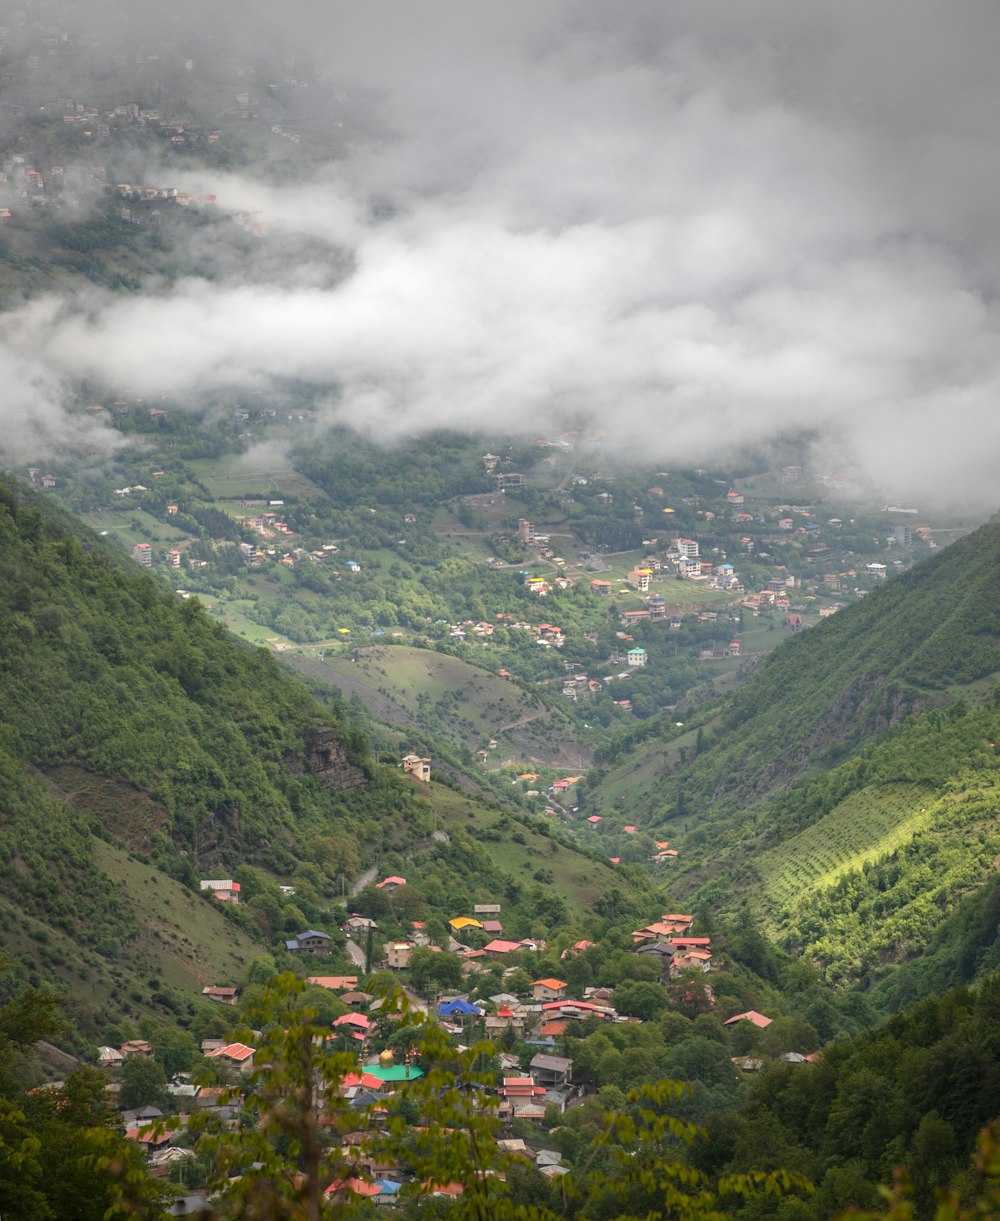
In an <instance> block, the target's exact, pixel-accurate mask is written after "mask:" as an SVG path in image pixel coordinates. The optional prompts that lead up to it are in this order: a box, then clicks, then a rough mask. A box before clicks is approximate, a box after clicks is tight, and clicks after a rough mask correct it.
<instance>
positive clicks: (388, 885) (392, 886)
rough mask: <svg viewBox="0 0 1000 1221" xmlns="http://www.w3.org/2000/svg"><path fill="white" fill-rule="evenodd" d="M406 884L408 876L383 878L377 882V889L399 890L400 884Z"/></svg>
mask: <svg viewBox="0 0 1000 1221" xmlns="http://www.w3.org/2000/svg"><path fill="white" fill-rule="evenodd" d="M405 885H406V878H397V877H395V876H393V877H391V878H383V879H382V881H381V882H378V883H376V886H375V889H376V890H390V891H391V890H398V889H399V887H400V886H405Z"/></svg>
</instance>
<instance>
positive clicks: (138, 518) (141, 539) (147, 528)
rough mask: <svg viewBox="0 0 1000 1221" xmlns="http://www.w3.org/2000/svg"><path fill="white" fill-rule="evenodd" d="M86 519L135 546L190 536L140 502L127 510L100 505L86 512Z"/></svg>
mask: <svg viewBox="0 0 1000 1221" xmlns="http://www.w3.org/2000/svg"><path fill="white" fill-rule="evenodd" d="M83 520H84V521H85V522H86V524H87V525H88V526H90V528H91V529H92V530H96V531H97V532H98V533H99V534H108V535H110V537H112V538H113V539H115V541H116V542H118V543H120V544H121V545H122V546H123V547H134V546H135V544H136V543H177V542H182V541H184V540H185V539H187V538H188V537H189V536H188V534H187V532H186V531H184V530H180V529H178V528H177V527H176V526H171V525H169V524H168V523H167V522H164V521H161V520H160V519H159V518H157V517H153V516H152V514H150V513H147V512H146V511H145V510H144V509H141V508H140V507H139V506H138V505H132V506H130V512H128V513H121V512H115V511H113V510H111V509H97V510H95V511H94V512H93V513H85V514H84V515H83ZM134 522H138V526H136V525H134V524H133V523H134Z"/></svg>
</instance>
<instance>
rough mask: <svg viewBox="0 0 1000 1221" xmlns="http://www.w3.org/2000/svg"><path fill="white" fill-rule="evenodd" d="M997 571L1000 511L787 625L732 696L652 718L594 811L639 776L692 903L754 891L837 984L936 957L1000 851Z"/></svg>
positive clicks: (636, 799) (610, 774) (636, 810)
mask: <svg viewBox="0 0 1000 1221" xmlns="http://www.w3.org/2000/svg"><path fill="white" fill-rule="evenodd" d="M998 586H1000V524H998V523H997V522H996V521H993V522H990V523H989V524H987V525H986V526H984V527H982V528H981V529H980V530H978V531H976V532H975V533H973V534H971V535H968V536H967V537H965V538H963V539H961V540H960V541H959V542H957V543H955V544H954V545H953V546H951V547H949V548H948V549H947V550H946V551H943V552H942V553H941V554H940V555H938V556H936V557H934V558H933V559H931V560H929V561H927V562H926V563H924V564H921V565H919V566H918V567H916V568H914V569H913V570H912V571H911V572H909V573H906V574H905V575H902V576H900V577H898V578H896V579H894V580H891V581H889V582H887V583H886V585H885V586H883V587H882V588H880V589H879V590H878V591H877V592H876V593H874V594H872V595H871V596H869V597H868V598H866V599H865V600H864V601H862V602H860V603H858V604H856V605H855V606H853V607H851V608H849V609H847V610H845V611H842V612H840V613H839V614H837V615H836V616H834V617H832V618H830V619H828V620H826V621H825V622H823V623H822V624H820V625H819V626H818V627H816V628H813V629H810V630H809V631H808V632H804V633H801V634H799V635H797V636H795V637H793V638H791V639H790V640H788V641H787V642H786V643H785V644H784V645H782V646H781V647H780V648H778V649H777V650H776V651H775V652H774V653H773V654H772V655H771V656H770V657H769V658H768V659H767V660H766V661H765V662H764V664H763V665H762V666H761V667H760V669H759V670H758V671H757V672H756V673H754V674H752V675H750V676H749V677H748V678H747V680H746V681H745V683H744V684H743V685H742V686H741V687H740V688H739V689H738V691H737V692H736V693H735V694H734V695H733V696H732V697H731V699H730V700H729V701H728V702H726V703H724V704H722V705H719V706H716V707H713V708H706V709H703V710H698V711H696V712H694V713H693V714H692V715H691V717H690V719H689V720H688V723H687V724H685V725H684V726H683V727H681V726H676V725H667V724H664V725H661V728H660V732H661V735H662V736H661V737H659V738H655V737H653V736H652V735H649V736H647V734H646V733H645V732H644V733H643V738H644V740H642V741H638V742H635V743H634V744H633V745H632V749H631V750H629V751H628V752H627V753H625V754H623V755H622V756H621V757H620V758H618V759H616V760H615V761H614V765H613V767H611V768H609V769H608V770H607V771H606V773H605V775H604V776H603V778H602V779H600V780H599V781H598V782H597V783H596V784H595V785H594V787H593V788H592V789H591V791H590V792H589V793H588V794H587V809H588V812H589V810H590V809H591V808H595V809H598V810H603V811H612V810H616V809H617V810H620V809H621V808H622V801H621V797H622V793H623V788H622V785H623V784H624V783H625V780H624V778H625V777H632V778H633V784H632V788H631V791H630V792H629V793H628V797H627V808H628V810H629V811H630V815H632V816H635V817H632V818H631V820H632V821H634V822H637V823H638V822H639V820H640V818H642V819H643V823H644V829H645V830H648V831H650V832H653V833H654V834H655V837H656V838H671V840H672V842H673V843H674V846H675V847H676V848H677V849H678V850H679V852H680V855H679V857H678V858H677V859H676V860H675V861H673V862H672V863H671V865H670V866H669V868H670V870H671V873H670V875H669V879H668V880H669V883H670V886H671V892H672V894H673V895H674V897H675V899H676V901H677V902H678V903H681V904H682V906H683V905H684V904H688V905H690V904H697V903H703V904H705V906H706V907H707V908H708V909H715V910H722V911H725V910H734V909H735V907H737V906H738V905H739V904H740V903H741V902H742V901H743V900H744V899H746V898H749V899H751V900H752V901H753V902H754V903H755V905H757V907H758V908H759V909H760V910H761V911H762V913H763V914H764V915H765V917H766V918H767V920H768V922H769V924H770V926H771V928H772V931H774V932H776V933H777V934H778V935H779V936H781V937H783V938H784V940H785V941H786V943H787V944H788V945H789V947H790V948H792V949H794V950H795V951H796V952H805V953H807V954H808V955H809V956H810V957H813V958H815V959H816V960H817V961H819V962H821V963H823V964H824V965H825V966H826V967H827V969H828V972H829V975H830V977H831V978H833V979H836V980H842V979H854V980H863V981H867V982H873V981H874V980H877V979H878V978H880V977H881V976H882V975H884V974H886V973H887V972H888V971H889V970H891V968H892V967H893V966H895V965H896V964H897V963H899V962H900V961H907V960H910V959H914V958H916V957H919V956H920V955H921V954H922V953H923V952H924V950H925V949H926V948H927V947H928V946H929V945H931V944H932V943H933V942H934V939H935V938H936V937H937V936H938V934H939V927H940V925H941V923H942V921H943V920H944V919H945V917H946V916H947V915H948V914H949V913H950V912H951V911H952V910H953V909H954V908H955V905H956V904H959V903H962V902H963V901H965V900H966V899H967V898H968V897H969V896H971V895H973V894H974V893H975V892H976V891H977V890H978V889H979V888H980V887H982V886H983V885H984V884H986V883H987V882H989V881H990V880H991V878H992V877H993V874H994V858H995V857H996V856H997V854H998V853H1000V838H998V824H997V818H996V811H997V809H998V808H1000V785H998V779H1000V777H998V772H997V759H996V742H997V740H998V737H1000V711H998V708H997V706H996V701H995V699H994V695H993V686H994V683H995V680H996V675H997V672H998V670H1000V648H998V642H1000V605H998V603H997V598H996V590H997V588H998ZM635 778H638V781H639V784H640V785H641V786H642V787H641V789H640V788H639V787H638V786H637V785H636V784H635V782H634V780H635ZM994 932H995V930H994ZM992 940H993V938H992V936H991V937H990V938H989V939H988V944H989V945H992ZM984 955H985V949H984V944H980V945H979V947H978V949H977V950H976V951H975V952H973V953H971V954H970V955H969V956H968V961H967V963H966V966H967V968H968V970H967V971H966V972H965V973H964V975H965V977H969V976H971V974H974V973H975V970H976V969H977V966H978V965H979V964H980V963H981V962H982V961H983V960H984ZM948 982H960V978H959V979H956V978H955V976H954V974H953V973H949V977H948ZM924 986H926V985H922V986H921V987H920V988H918V989H917V991H923V990H924Z"/></svg>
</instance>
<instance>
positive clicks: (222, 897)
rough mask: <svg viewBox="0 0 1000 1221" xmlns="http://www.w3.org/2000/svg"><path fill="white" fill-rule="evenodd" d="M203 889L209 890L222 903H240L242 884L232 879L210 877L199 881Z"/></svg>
mask: <svg viewBox="0 0 1000 1221" xmlns="http://www.w3.org/2000/svg"><path fill="white" fill-rule="evenodd" d="M198 885H199V887H200V888H201V889H202V890H209V891H211V892H212V895H213V896H214V897H215V898H216V899H218V900H219V901H220V902H221V903H239V901H240V884H239V882H233V881H232V880H230V879H228V878H227V879H221V878H218V879H208V880H206V881H204V882H199V883H198Z"/></svg>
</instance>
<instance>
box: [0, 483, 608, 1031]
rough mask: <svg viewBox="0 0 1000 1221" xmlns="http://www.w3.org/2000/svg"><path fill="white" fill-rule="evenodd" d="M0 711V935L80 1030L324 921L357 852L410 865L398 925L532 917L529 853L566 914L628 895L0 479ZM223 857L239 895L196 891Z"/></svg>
mask: <svg viewBox="0 0 1000 1221" xmlns="http://www.w3.org/2000/svg"><path fill="white" fill-rule="evenodd" d="M331 698H332V699H333V702H334V705H335V704H336V698H335V696H333V697H331ZM0 707H2V709H3V714H2V721H0V933H2V943H3V946H4V948H5V950H6V951H8V952H10V953H12V954H13V955H14V956H15V957H16V958H17V960H18V961H19V962H20V963H21V964H23V969H24V970H26V971H28V972H29V976H30V978H31V979H32V982H35V983H38V984H44V983H52V984H55V985H57V986H59V987H64V988H67V989H68V990H70V991H71V992H72V994H73V996H74V1004H75V1006H76V1012H77V1016H78V1021H79V1023H80V1025H81V1026H82V1027H83V1028H84V1029H85V1030H90V1031H94V1030H96V1029H99V1028H101V1027H102V1024H103V1025H104V1026H106V1025H107V1023H109V1022H112V1021H118V1020H120V1019H121V1018H122V1017H124V1016H127V1015H129V1014H132V1015H133V1016H134V1015H138V1014H141V1013H142V1012H147V1013H148V1012H150V1011H153V1012H159V1013H161V1014H162V1013H163V1012H165V1011H173V1012H178V1011H183V1007H184V1006H186V1005H187V1006H189V1005H190V998H191V997H192V996H196V995H197V992H198V991H200V988H201V987H202V986H204V985H205V984H208V983H217V982H220V980H221V981H222V982H226V981H230V982H237V981H238V980H240V979H242V978H243V977H244V975H245V973H246V969H247V967H248V965H249V963H250V962H251V961H252V959H253V958H254V957H255V956H256V955H260V954H265V953H267V952H268V951H270V952H272V953H277V954H279V956H280V955H281V954H283V941H282V939H283V938H285V937H288V936H291V935H294V934H295V933H296V932H298V931H300V930H301V929H303V928H306V927H309V925H310V923H312V924H313V927H318V928H321V929H323V928H327V929H330V930H331V931H333V932H334V933H336V929H335V925H336V923H337V913H338V912H339V911H340V910H341V909H340V903H341V902H342V896H343V894H344V893H345V890H346V887H347V884H348V883H349V882H350V881H351V880H353V879H354V878H355V877H356V876H358V875H359V874H360V873H361V871H362V870H363V869H364V868H365V867H366V866H368V865H370V864H373V863H375V862H376V861H378V862H380V863H381V864H382V866H383V867H389V869H390V871H391V870H392V869H393V868H396V869H399V868H406V869H407V871H408V872H409V871H410V870H413V871H414V872H412V873H411V877H412V878H413V882H414V885H413V886H412V887H411V888H409V890H408V895H409V902H410V908H409V909H408V911H409V914H410V918H426V917H427V916H428V915H434V916H436V917H437V918H438V919H441V918H447V917H448V916H450V915H454V914H455V913H454V911H453V910H452V906H451V905H452V904H453V903H454V902H458V901H462V902H465V901H468V903H469V904H470V905H471V903H472V902H475V901H483V900H484V899H487V898H492V897H493V896H494V895H496V894H500V893H503V894H504V895H505V897H506V899H507V907H506V908H505V911H507V912H509V916H510V920H511V923H512V925H513V922H514V921H515V920H520V921H521V922H522V923H523V924H524V925H525V926H526V928H528V929H534V927H535V924H539V928H543V927H545V925H546V921H548V920H549V914H548V913H549V906H550V905H547V899H548V896H547V895H546V894H545V893H544V892H543V890H542V888H541V887H540V886H538V885H536V884H535V882H536V881H537V878H533V876H532V875H533V871H537V868H538V860H537V858H538V855H539V850H540V848H541V849H542V850H544V851H546V853H547V855H548V857H549V861H550V863H553V864H554V863H555V862H556V861H557V860H558V862H559V864H558V871H559V873H560V876H562V875H563V874H565V877H566V884H565V886H563V887H562V888H561V890H560V894H561V896H562V897H563V898H564V899H565V903H566V905H567V906H566V907H565V908H561V909H560V910H562V911H565V912H566V913H567V914H572V913H574V912H578V911H580V910H583V909H584V908H585V907H588V906H589V905H590V904H592V903H593V901H594V900H595V898H596V897H597V896H599V895H600V894H602V893H603V892H604V891H605V890H607V889H608V888H610V887H613V886H618V887H620V888H621V890H622V891H623V892H629V893H631V889H632V888H631V885H630V883H629V881H628V879H627V878H626V877H625V875H624V874H622V873H620V872H617V871H614V870H612V868H611V867H610V866H609V865H608V864H607V863H606V862H602V861H600V860H597V859H595V858H594V857H593V856H586V855H583V854H582V853H579V852H576V851H574V850H573V849H572V848H571V847H569V846H568V845H557V844H555V843H553V842H550V840H549V839H548V838H546V839H545V841H544V843H543V842H542V836H541V835H540V834H539V835H536V834H535V832H533V831H529V830H528V828H526V827H521V825H520V824H519V823H517V822H516V821H514V820H512V819H510V818H507V819H506V820H505V821H503V820H501V821H500V822H499V823H498V822H497V818H498V812H497V811H492V810H490V809H488V808H486V807H482V806H479V805H477V804H476V803H474V802H472V801H471V800H469V799H464V798H463V799H458V798H457V797H456V795H455V794H454V793H453V792H451V790H448V789H444V790H442V791H441V792H440V794H438V793H437V792H436V790H435V786H433V785H430V786H428V785H418V784H416V783H415V782H411V781H410V780H409V779H408V778H405V777H403V775H402V773H401V772H400V771H399V769H398V768H397V767H395V765H394V764H393V763H390V764H389V765H381V766H378V765H374V764H372V762H371V760H370V758H369V755H368V746H367V740H366V739H365V737H364V735H363V734H362V733H361V731H360V730H359V729H358V728H357V727H356V726H355V725H354V724H353V723H352V721H351V720H350V718H349V716H348V715H347V713H346V711H345V709H344V708H343V707H341V708H339V709H338V708H337V707H336V706H334V707H333V708H331V707H328V706H321V705H320V704H318V703H317V702H316V701H315V700H314V699H313V698H312V696H311V695H310V694H309V692H308V691H307V689H306V688H305V687H304V686H303V685H302V684H301V683H300V682H299V681H298V680H296V679H295V678H293V677H292V676H290V675H287V674H285V673H284V672H283V671H282V670H281V669H280V667H279V665H278V663H277V662H276V660H275V659H274V657H273V655H271V654H269V653H267V652H265V651H264V650H259V649H255V648H252V647H249V646H247V645H245V644H241V643H240V642H239V641H238V640H236V638H234V637H232V636H231V635H230V634H229V633H228V632H227V631H226V630H225V629H224V628H223V627H222V626H221V625H219V624H217V623H213V621H212V620H211V619H210V617H209V616H208V615H207V614H206V613H205V612H204V611H203V610H202V609H201V607H200V606H199V605H198V603H197V602H196V601H194V600H191V601H187V602H183V601H180V600H179V599H178V598H176V596H175V595H174V594H172V593H171V592H170V591H168V590H165V589H163V588H162V587H161V586H159V585H158V584H157V583H156V582H155V581H154V580H153V579H152V578H151V577H150V576H149V575H147V574H145V573H143V572H141V571H139V570H138V569H137V568H136V567H135V566H134V565H133V564H131V562H129V561H127V560H124V559H123V558H122V557H121V553H120V552H118V551H116V550H115V549H113V548H111V547H110V546H106V545H105V543H104V541H103V540H102V539H100V538H99V537H98V536H96V535H93V534H90V533H89V532H87V531H85V530H84V529H82V528H81V527H79V526H78V525H77V524H75V523H73V522H72V521H71V520H70V519H69V518H68V517H65V516H64V515H63V514H62V512H61V511H60V510H59V509H58V508H57V507H56V506H54V505H53V504H52V503H51V502H48V501H45V500H42V499H41V498H39V497H36V496H35V495H34V494H33V493H31V492H29V491H28V490H26V489H24V488H22V487H21V486H20V485H18V484H16V483H14V482H13V481H6V480H5V481H2V482H0ZM494 824H496V825H494ZM539 832H545V834H546V836H549V828H547V827H540V828H539ZM529 836H530V839H529ZM536 841H537V842H536ZM487 845H488V846H487ZM418 860H419V862H420V867H419V869H418V868H417V864H416V862H417V861H418ZM234 873H235V874H236V876H237V877H243V878H244V892H243V898H244V899H245V900H247V902H244V903H241V904H240V905H239V907H238V908H236V909H234V910H232V911H229V910H227V911H225V912H223V910H221V908H220V905H218V904H214V903H212V902H211V901H210V900H209V899H207V898H205V897H202V896H200V895H199V893H198V881H199V879H202V878H212V877H216V878H218V877H223V878H228V877H232V876H233V875H234ZM421 875H423V876H422V877H421ZM456 879H459V880H456ZM279 881H280V882H292V883H294V889H295V896H294V900H292V899H290V898H288V896H287V895H285V894H283V893H282V892H281V891H280V889H279V886H278V882H279ZM421 881H422V882H423V884H424V889H423V890H421V887H420V886H419V885H418V883H420V882H421ZM410 909H412V910H410ZM538 935H542V933H541V932H540V933H539V934H538ZM336 936H337V937H339V934H336ZM179 1006H180V1010H179V1009H178V1007H179Z"/></svg>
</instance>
